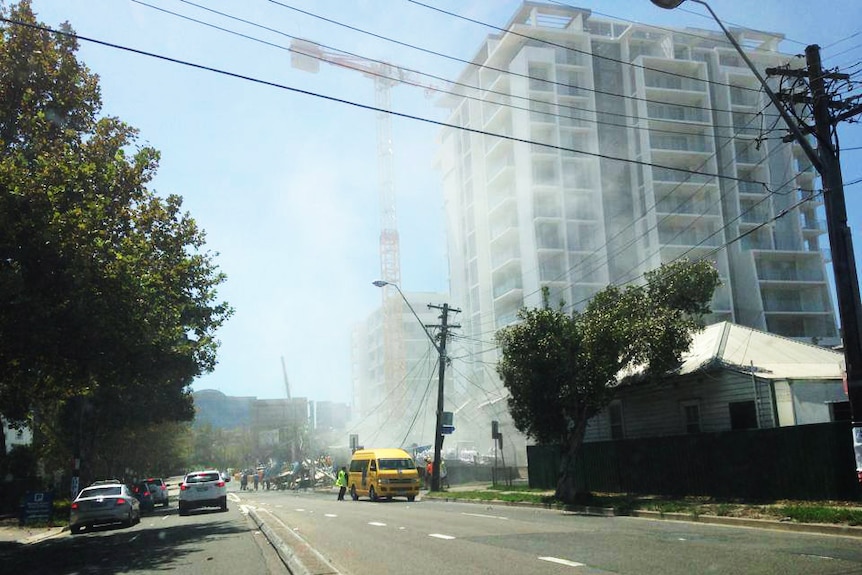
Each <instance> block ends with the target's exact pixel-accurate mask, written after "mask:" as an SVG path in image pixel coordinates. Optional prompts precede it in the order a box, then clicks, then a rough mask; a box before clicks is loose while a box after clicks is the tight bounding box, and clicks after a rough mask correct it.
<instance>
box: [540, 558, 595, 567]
mask: <svg viewBox="0 0 862 575" xmlns="http://www.w3.org/2000/svg"><path fill="white" fill-rule="evenodd" d="M539 559H541V560H542V561H548V562H549V563H559V564H560V565H568V566H569V567H586V565H584V564H583V563H578V562H577V561H569V560H568V559H560V558H559V557H539Z"/></svg>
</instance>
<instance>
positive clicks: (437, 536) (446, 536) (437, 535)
mask: <svg viewBox="0 0 862 575" xmlns="http://www.w3.org/2000/svg"><path fill="white" fill-rule="evenodd" d="M428 537H436V538H437V539H455V538H454V537H453V536H451V535H443V534H442V533H429V534H428Z"/></svg>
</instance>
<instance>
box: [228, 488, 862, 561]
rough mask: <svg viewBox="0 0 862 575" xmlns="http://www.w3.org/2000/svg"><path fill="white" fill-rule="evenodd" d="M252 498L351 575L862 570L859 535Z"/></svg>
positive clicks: (286, 496) (529, 511)
mask: <svg viewBox="0 0 862 575" xmlns="http://www.w3.org/2000/svg"><path fill="white" fill-rule="evenodd" d="M240 497H241V499H242V504H243V505H247V506H249V507H251V508H254V509H255V513H256V514H258V515H259V516H261V517H263V518H264V519H265V520H266V521H267V523H269V524H276V523H283V524H284V527H285V532H286V533H292V534H295V535H298V536H299V537H301V538H302V539H303V540H304V541H305V542H307V543H308V544H310V545H311V547H313V548H314V549H315V550H317V552H319V553H320V554H321V555H322V556H323V557H324V558H325V559H326V560H328V561H329V562H330V563H331V564H332V565H333V566H334V567H335V569H336V570H337V572H339V573H342V574H349V575H360V574H364V573H403V572H405V570H407V571H412V570H414V569H416V570H420V571H424V570H426V569H430V570H432V571H433V572H435V573H441V574H448V573H458V574H459V575H467V574H483V573H488V574H491V573H493V574H498V575H499V574H509V573H511V574H516V573H517V574H523V573H530V574H545V573H547V574H569V573H570V574H572V575H580V574H582V573H583V574H586V573H589V574H597V573H615V574H625V575H634V574H650V575H651V574H656V573H661V574H665V575H690V574H691V573H734V574H735V573H746V574H759V573H762V574H782V575H784V574H800V575H802V574H805V575H809V574H811V573H818V574H833V573H834V574H836V575H837V574H842V575H847V574H851V573H859V574H862V548H860V546H859V540H858V539H856V538H852V537H843V536H834V535H816V534H805V533H787V532H782V531H770V530H764V529H751V528H739V527H727V526H719V525H706V524H697V523H687V522H676V521H666V520H649V519H639V518H633V517H589V516H583V515H574V514H570V513H566V512H561V511H556V510H547V509H538V508H523V507H509V506H492V505H487V504H484V505H483V504H466V503H444V502H439V501H417V502H415V503H408V502H406V501H405V500H397V499H396V500H393V501H380V502H377V503H371V502H369V501H366V500H361V501H358V502H353V501H350V500H349V498H348V501H344V502H339V501H336V499H335V495H334V493H333V494H319V493H311V492H308V493H294V492H242V493H241V494H240ZM311 572H312V573H324V572H325V570H324V569H322V568H320V567H315V568H314V569H312V570H311Z"/></svg>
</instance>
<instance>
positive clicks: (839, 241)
mask: <svg viewBox="0 0 862 575" xmlns="http://www.w3.org/2000/svg"><path fill="white" fill-rule="evenodd" d="M650 1H651V2H652V3H653V4H655V5H656V6H658V7H659V8H665V9H667V10H671V9H673V8H677V7H678V6H679V5H680V4H682V3H683V2H685V0H650ZM690 1H691V2H696V3H698V4H701V5H703V6H704V7H706V9H707V10H708V11H709V13H710V14H711V15H712V18H713V19H714V20H715V21H716V23H717V24H718V25H719V26H720V27H721V29H722V31H723V32H724V35H725V36H727V39H728V40H730V43H731V44H733V47H734V48H735V49H736V51H737V52H738V53H739V55H740V56H741V57H742V59H743V60H744V61H745V63H746V65H747V66H748V67H749V69H750V70H751V73H752V74H754V76H755V77H756V78H757V80H758V81H759V82H760V85H761V87H762V88H763V91H764V92H765V93H766V95H767V96H769V100H770V101H771V102H772V105H773V106H775V108H776V109H777V110H778V112H779V113H780V114H781V117H782V118H783V119H784V122H785V123H786V124H787V127H788V128H789V129H790V132H791V134H792V135H793V138H794V140H796V143H797V144H799V146H800V147H801V148H802V150H803V151H804V152H805V155H806V156H807V157H808V160H809V161H810V162H811V165H812V166H814V168H815V169H816V170H817V173H818V174H820V178H821V180H822V182H823V204H824V206H825V208H826V225H827V228H828V232H829V245H830V247H831V248H832V270H833V272H832V273H833V275H834V278H835V291H836V296H837V298H838V316H839V318H840V321H841V331H842V340H843V344H844V372H845V378H846V384H847V398H848V399H849V400H850V414H851V418H852V432H853V447H854V451H855V456H856V475H857V478H858V480H859V482H860V483H862V303H860V298H859V279H858V277H857V274H856V258H855V256H854V254H853V238H852V237H851V234H850V227H849V226H848V225H847V208H846V206H845V202H844V181H843V178H842V175H841V162H840V161H839V158H838V148H837V146H835V145H833V144H832V133H833V129H834V124H836V123H837V121H838V120H840V119H843V118H847V117H850V116H852V115H856V114H858V113H859V112H858V111H857V109H856V108H853V109H851V110H849V111H848V112H846V114H847V115H846V116H845V115H842V116H838V118H837V119H835V118H833V117H832V115H831V113H830V109H829V107H830V104H831V99H830V98H829V96H828V95H827V94H826V90H825V87H824V82H823V80H824V77H825V76H826V75H825V74H823V72H822V70H821V67H820V48H819V47H818V46H816V45H811V46H808V47H807V48H806V49H805V57H806V61H807V63H808V76H809V78H810V83H811V88H810V89H811V92H812V101H813V109H814V123H815V128H814V131H813V133H814V135H815V136H816V138H817V150H816V151H815V150H814V148H812V147H811V144H810V143H809V141H808V139H807V138H806V137H805V135H804V134H803V133H802V130H800V129H799V126H798V125H797V124H796V121H795V120H794V119H793V117H791V115H790V113H789V112H788V111H787V109H786V108H785V107H784V106H783V105H781V102H780V101H779V100H778V97H776V95H775V94H774V93H773V92H772V90H771V89H770V88H769V85H768V84H767V83H766V81H765V80H764V79H763V77H762V76H761V75H760V73H759V72H758V71H757V68H755V67H754V64H752V62H751V60H749V59H748V56H747V55H746V54H745V52H744V51H743V49H742V47H741V46H740V45H739V43H738V42H737V41H736V38H734V37H733V35H732V34H731V33H730V32H728V30H727V28H725V27H724V24H722V22H721V20H720V19H719V18H718V16H716V14H715V12H713V11H712V8H710V7H709V4H707V3H706V2H704V1H703V0H690Z"/></svg>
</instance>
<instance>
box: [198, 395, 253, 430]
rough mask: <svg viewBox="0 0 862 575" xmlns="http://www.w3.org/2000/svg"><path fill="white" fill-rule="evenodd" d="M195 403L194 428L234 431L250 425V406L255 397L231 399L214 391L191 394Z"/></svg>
mask: <svg viewBox="0 0 862 575" xmlns="http://www.w3.org/2000/svg"><path fill="white" fill-rule="evenodd" d="M192 397H193V398H194V402H195V420H194V425H195V426H201V425H204V424H209V425H211V426H212V427H214V428H216V429H234V428H237V427H249V426H250V425H251V406H252V404H253V403H254V402H255V401H256V400H257V398H255V397H232V396H227V395H225V394H224V393H222V392H220V391H217V390H215V389H202V390H200V391H195V392H194V393H193V394H192Z"/></svg>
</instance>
